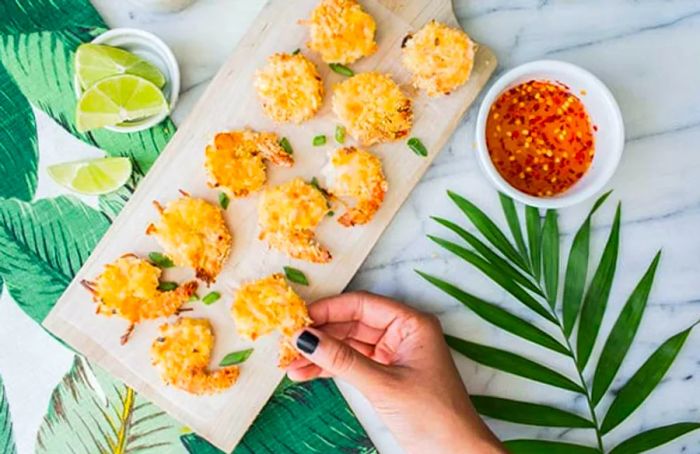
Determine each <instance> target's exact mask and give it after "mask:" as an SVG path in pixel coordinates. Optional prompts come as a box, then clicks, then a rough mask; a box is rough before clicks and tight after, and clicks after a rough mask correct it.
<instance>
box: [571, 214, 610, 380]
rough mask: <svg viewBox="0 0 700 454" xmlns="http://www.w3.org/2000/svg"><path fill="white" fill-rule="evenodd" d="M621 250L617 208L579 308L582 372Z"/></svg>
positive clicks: (594, 337) (596, 331) (605, 306)
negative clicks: (596, 266) (601, 253)
mask: <svg viewBox="0 0 700 454" xmlns="http://www.w3.org/2000/svg"><path fill="white" fill-rule="evenodd" d="M619 248H620V205H619V204H618V206H617V211H616V212H615V220H614V221H613V225H612V229H610V236H609V237H608V241H607V243H606V244H605V248H604V249H603V255H602V257H601V258H600V263H599V264H598V269H596V272H595V274H594V275H593V279H592V280H591V283H590V285H589V286H588V291H587V292H586V296H585V297H584V299H583V303H582V305H581V320H580V321H579V327H578V338H577V340H576V358H577V361H578V367H579V368H580V369H581V370H583V369H584V368H585V367H586V363H588V359H589V357H590V355H591V351H592V350H593V344H595V340H596V337H597V336H598V330H599V329H600V323H601V322H602V320H603V315H604V314H605V309H606V308H607V305H608V297H609V296H610V288H611V287H612V283H613V279H614V278H615V268H616V267H617V254H618V250H619Z"/></svg>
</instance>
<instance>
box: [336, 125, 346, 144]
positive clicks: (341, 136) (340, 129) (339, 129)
mask: <svg viewBox="0 0 700 454" xmlns="http://www.w3.org/2000/svg"><path fill="white" fill-rule="evenodd" d="M335 141H336V142H338V143H339V144H344V143H345V126H343V125H338V126H336V127H335Z"/></svg>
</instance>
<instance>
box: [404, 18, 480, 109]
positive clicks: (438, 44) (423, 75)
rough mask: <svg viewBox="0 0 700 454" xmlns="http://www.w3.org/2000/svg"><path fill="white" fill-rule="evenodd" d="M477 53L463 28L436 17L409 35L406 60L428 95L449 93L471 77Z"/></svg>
mask: <svg viewBox="0 0 700 454" xmlns="http://www.w3.org/2000/svg"><path fill="white" fill-rule="evenodd" d="M474 53H475V46H474V43H473V42H472V41H471V40H470V39H469V36H467V34H466V33H464V31H463V30H461V29H458V28H451V27H448V26H447V25H444V24H441V23H439V22H436V21H434V20H433V21H430V22H428V23H427V24H426V25H425V26H424V27H423V28H422V29H420V31H418V33H416V34H415V35H412V36H411V35H409V36H407V37H406V39H405V40H404V45H403V50H402V62H403V65H404V66H405V67H406V68H407V69H408V70H409V71H410V72H411V74H412V75H413V84H414V85H415V87H416V88H418V89H421V90H423V91H425V92H426V93H427V94H428V96H439V95H448V94H450V93H451V92H452V91H454V90H456V89H457V88H459V87H460V86H462V85H463V84H465V83H466V82H467V80H469V76H470V75H471V72H472V67H473V66H474Z"/></svg>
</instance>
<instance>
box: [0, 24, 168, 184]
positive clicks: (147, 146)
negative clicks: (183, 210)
mask: <svg viewBox="0 0 700 454" xmlns="http://www.w3.org/2000/svg"><path fill="white" fill-rule="evenodd" d="M102 31H103V30H101V29H100V30H88V29H78V28H76V29H71V30H56V31H51V32H35V33H25V34H14V35H0V59H1V60H2V61H3V62H4V63H5V66H6V68H7V70H8V72H9V73H10V74H11V75H12V77H13V78H14V80H15V81H16V83H17V85H18V87H19V88H20V90H21V91H22V93H23V94H24V95H25V96H26V97H27V99H29V101H30V102H31V103H32V104H34V105H35V106H37V107H38V108H39V109H41V110H43V111H44V112H46V113H47V114H48V115H49V116H51V117H52V118H53V119H54V120H55V121H56V122H58V123H59V124H60V125H61V126H62V127H63V128H64V129H66V130H67V131H68V132H69V133H71V134H72V135H74V136H75V137H77V138H78V139H80V140H82V141H84V142H86V143H88V144H90V145H93V146H96V147H98V148H100V149H102V150H104V151H105V152H106V153H107V154H108V155H110V156H127V157H129V158H131V160H132V163H133V165H134V169H135V171H136V172H137V173H138V174H141V175H144V174H145V173H146V172H147V171H148V169H149V168H150V167H151V165H152V164H153V162H154V161H155V159H156V158H157V157H158V154H159V153H160V150H162V149H163V147H164V146H165V145H166V144H167V142H168V140H169V139H170V137H171V136H172V134H173V133H174V131H175V127H174V125H173V124H172V122H171V121H170V120H166V121H164V122H162V123H161V124H160V125H158V126H155V127H153V128H151V129H148V130H146V131H141V132H136V133H129V134H120V133H115V132H111V131H107V130H104V129H100V130H95V131H92V132H88V133H80V132H78V130H77V129H76V126H75V106H76V102H77V101H76V99H75V95H74V92H73V78H74V70H73V57H74V54H75V49H76V48H77V46H78V45H80V44H81V43H82V42H85V41H90V40H91V39H92V38H94V36H95V33H99V32H102Z"/></svg>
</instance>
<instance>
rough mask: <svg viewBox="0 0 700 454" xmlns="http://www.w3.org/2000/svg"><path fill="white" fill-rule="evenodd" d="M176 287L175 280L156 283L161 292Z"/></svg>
mask: <svg viewBox="0 0 700 454" xmlns="http://www.w3.org/2000/svg"><path fill="white" fill-rule="evenodd" d="M177 287H178V285H177V282H161V283H160V284H158V290H160V291H161V292H169V291H171V290H175V289H176V288H177Z"/></svg>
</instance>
